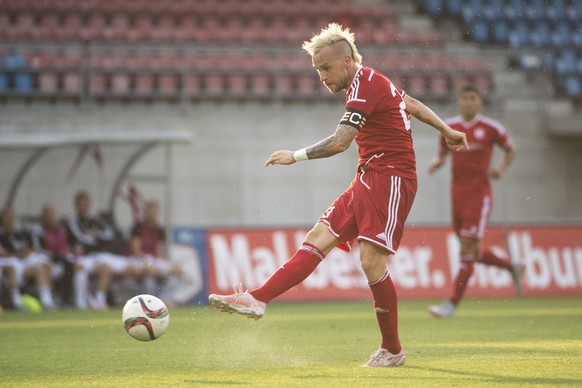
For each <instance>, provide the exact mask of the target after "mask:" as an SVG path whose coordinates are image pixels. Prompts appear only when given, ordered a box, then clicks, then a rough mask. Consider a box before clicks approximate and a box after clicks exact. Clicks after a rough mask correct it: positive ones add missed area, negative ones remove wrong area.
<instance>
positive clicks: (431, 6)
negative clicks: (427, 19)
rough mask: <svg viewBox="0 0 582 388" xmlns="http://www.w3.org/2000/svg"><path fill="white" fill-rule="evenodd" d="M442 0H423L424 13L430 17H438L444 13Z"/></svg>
mask: <svg viewBox="0 0 582 388" xmlns="http://www.w3.org/2000/svg"><path fill="white" fill-rule="evenodd" d="M443 5H444V4H443V0H424V11H425V12H426V13H428V14H429V15H431V16H440V15H442V14H443V13H444V6H443Z"/></svg>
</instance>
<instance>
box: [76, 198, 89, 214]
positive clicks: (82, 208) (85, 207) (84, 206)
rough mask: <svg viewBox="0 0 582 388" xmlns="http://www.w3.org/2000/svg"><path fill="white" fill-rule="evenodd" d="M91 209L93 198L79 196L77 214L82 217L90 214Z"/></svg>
mask: <svg viewBox="0 0 582 388" xmlns="http://www.w3.org/2000/svg"><path fill="white" fill-rule="evenodd" d="M90 210H91V200H90V199H89V198H87V197H82V198H79V200H78V201H77V214H79V215H80V216H82V217H85V216H88V215H89V211H90Z"/></svg>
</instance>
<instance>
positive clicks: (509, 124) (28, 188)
mask: <svg viewBox="0 0 582 388" xmlns="http://www.w3.org/2000/svg"><path fill="white" fill-rule="evenodd" d="M435 108H436V109H435V110H436V111H437V113H439V114H440V115H442V116H443V117H448V116H450V115H453V114H456V109H455V107H454V105H453V104H451V105H443V106H436V107H435ZM342 113H343V104H342V101H341V98H339V96H338V100H337V101H333V102H331V103H321V102H319V103H293V104H276V103H273V104H258V103H257V104H254V103H247V104H234V103H223V104H201V105H194V106H191V107H186V108H184V109H180V108H179V107H176V106H166V105H163V104H152V105H149V104H144V105H143V106H139V105H136V104H131V105H128V106H125V105H121V104H120V105H109V106H104V107H84V108H78V107H68V106H66V105H63V106H61V105H55V106H50V105H46V106H45V105H39V106H36V105H30V106H25V105H15V106H11V105H6V106H4V107H3V108H2V111H0V114H1V116H2V121H1V122H0V136H1V135H2V134H5V133H20V134H29V135H30V136H34V135H35V134H38V133H76V132H81V131H86V132H95V131H98V132H102V133H107V132H112V133H113V132H117V131H125V132H131V131H137V130H155V131H164V130H170V129H183V130H188V131H192V132H193V134H194V136H195V140H194V142H193V143H192V144H191V145H174V146H172V164H173V170H172V173H171V177H169V179H171V181H172V182H173V196H172V198H164V191H163V188H162V186H161V185H160V184H159V182H157V181H155V180H154V179H150V180H148V179H147V176H151V175H152V174H160V173H163V167H164V165H163V163H164V149H163V148H158V149H156V150H154V151H153V152H151V153H149V154H148V155H146V156H145V157H144V158H143V160H141V161H140V162H139V163H138V164H137V165H136V167H135V168H134V170H133V171H132V173H131V175H132V176H134V177H136V179H135V181H136V185H137V187H138V188H139V189H140V190H141V191H142V192H143V193H144V195H145V197H147V198H159V199H161V200H162V204H163V205H164V206H168V204H171V207H172V219H173V222H174V224H177V225H188V226H198V227H207V226H277V225H288V226H289V225H291V226H292V225H301V226H304V225H310V224H312V223H313V222H314V221H315V220H316V219H317V218H318V217H319V216H320V214H321V213H322V212H323V211H324V210H325V209H326V207H327V206H328V205H329V203H330V202H331V201H332V200H333V199H334V198H335V197H336V196H337V195H339V194H340V193H341V192H342V191H343V190H344V189H345V188H346V187H347V185H348V184H349V182H350V180H351V179H352V177H353V175H354V173H355V164H356V158H357V154H356V149H355V148H356V147H355V146H352V148H351V149H350V150H348V151H347V152H346V153H344V154H342V155H337V156H336V157H334V158H331V159H327V160H318V161H311V162H304V163H299V164H297V165H294V166H291V167H282V166H276V167H273V166H271V167H269V168H265V167H264V161H265V160H266V158H267V157H268V155H269V154H270V153H271V152H272V151H274V150H277V149H280V148H289V149H297V148H300V147H303V146H306V145H309V144H312V143H314V142H316V141H318V140H320V139H321V138H323V137H325V136H328V135H329V134H330V133H332V131H333V130H334V129H335V126H336V124H337V122H338V119H339V118H340V117H341V114H342ZM485 113H486V114H488V113H490V115H491V116H492V117H494V118H496V119H498V120H499V121H501V122H502V123H503V124H504V125H505V126H506V128H507V130H508V132H509V133H510V135H511V136H512V137H513V138H514V141H515V143H516V145H517V149H518V155H517V159H516V161H515V164H514V166H512V168H511V169H510V170H509V172H508V173H507V175H506V176H505V177H504V178H503V179H502V181H500V182H496V183H495V184H494V194H495V195H494V211H493V214H492V222H494V223H508V222H528V223H547V222H580V221H582V201H580V200H579V198H580V193H582V175H581V174H580V171H581V168H582V152H580V150H581V146H580V138H579V137H578V138H575V137H574V138H568V137H555V136H554V137H552V136H550V135H548V133H547V132H546V131H545V125H544V124H543V120H542V118H541V117H539V116H537V115H536V114H527V115H526V114H519V115H518V114H514V113H511V112H504V111H497V112H487V111H486V112H485ZM413 131H414V132H413V133H414V142H415V148H416V153H417V164H418V171H419V191H418V195H417V198H416V201H415V205H414V207H413V210H412V213H411V215H410V217H409V223H411V224H417V225H418V224H448V223H449V212H450V200H449V179H450V178H449V172H448V167H447V168H445V169H444V170H443V171H439V172H438V173H437V174H435V175H434V176H428V174H427V173H426V166H427V164H428V163H429V161H430V159H431V158H432V157H433V155H434V153H435V152H436V147H437V135H436V133H435V131H434V130H432V129H430V128H427V127H426V126H425V125H423V124H420V123H419V122H417V121H415V122H413ZM132 147H134V146H110V145H108V146H103V147H101V153H102V160H103V166H102V167H101V168H100V167H99V166H98V164H97V163H96V162H95V160H93V159H92V158H91V157H90V155H87V156H86V157H85V158H84V159H83V160H82V161H81V163H80V165H79V168H78V171H77V172H76V174H74V176H73V177H72V178H71V179H67V175H69V174H70V172H71V169H72V166H73V164H74V161H75V159H76V158H77V156H78V155H79V150H78V149H74V148H63V149H58V150H54V151H51V152H49V153H48V154H47V155H46V156H44V157H43V159H42V160H41V162H40V163H38V164H36V165H35V167H34V168H33V169H32V170H31V171H30V174H28V175H27V177H26V178H25V180H24V182H23V185H22V188H21V190H20V192H19V194H18V197H17V198H16V201H15V207H16V210H17V212H18V213H20V214H36V213H38V211H39V210H40V207H41V204H42V203H43V202H46V201H49V202H53V203H55V204H56V206H57V208H58V210H59V212H60V213H62V214H65V213H70V212H71V210H72V196H73V193H74V192H75V191H76V190H78V189H80V188H84V189H88V190H89V191H90V192H91V193H92V194H93V196H94V203H95V205H94V208H95V209H102V208H103V207H104V206H105V205H106V202H107V199H108V195H109V191H108V190H109V189H110V187H111V186H112V184H113V180H114V179H115V177H116V175H117V174H118V172H119V168H120V165H121V164H122V163H123V161H124V160H125V158H127V155H128V154H129V153H130V152H131V151H132V150H134V149H135V148H132ZM29 155H30V151H22V150H18V151H17V150H0V164H1V169H0V198H1V199H3V200H4V199H5V198H6V196H7V192H8V189H9V186H10V183H11V181H12V179H13V178H14V175H15V173H16V171H17V169H18V168H19V166H20V165H21V164H22V163H23V161H24V160H25V159H26V157H27V156H29ZM497 156H499V153H498V154H497ZM140 177H141V178H140ZM144 177H145V178H144ZM115 209H116V213H117V218H118V221H119V223H120V225H121V226H122V227H123V228H126V227H127V226H128V225H129V223H130V221H131V216H130V211H129V208H128V206H127V204H126V203H125V202H123V201H121V200H119V201H117V204H116V207H115Z"/></svg>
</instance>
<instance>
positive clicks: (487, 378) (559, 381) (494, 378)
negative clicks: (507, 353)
mask: <svg viewBox="0 0 582 388" xmlns="http://www.w3.org/2000/svg"><path fill="white" fill-rule="evenodd" d="M405 368H408V369H418V370H422V371H429V372H439V373H450V374H452V375H458V376H465V377H470V378H475V379H478V380H480V381H483V382H491V383H516V384H520V385H521V384H524V385H525V384H550V385H575V386H581V385H582V379H563V378H559V377H520V376H500V375H495V374H492V373H484V372H467V371H459V370H453V369H444V368H428V367H421V366H406V367H405Z"/></svg>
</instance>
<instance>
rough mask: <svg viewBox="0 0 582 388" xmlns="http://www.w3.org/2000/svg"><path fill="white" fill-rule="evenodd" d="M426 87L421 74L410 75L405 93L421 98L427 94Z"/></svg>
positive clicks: (424, 79)
mask: <svg viewBox="0 0 582 388" xmlns="http://www.w3.org/2000/svg"><path fill="white" fill-rule="evenodd" d="M426 86H427V85H426V78H425V76H424V75H423V74H412V75H411V76H410V77H409V78H408V86H407V90H406V91H407V93H410V95H412V96H422V95H425V94H426V92H427V90H426Z"/></svg>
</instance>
